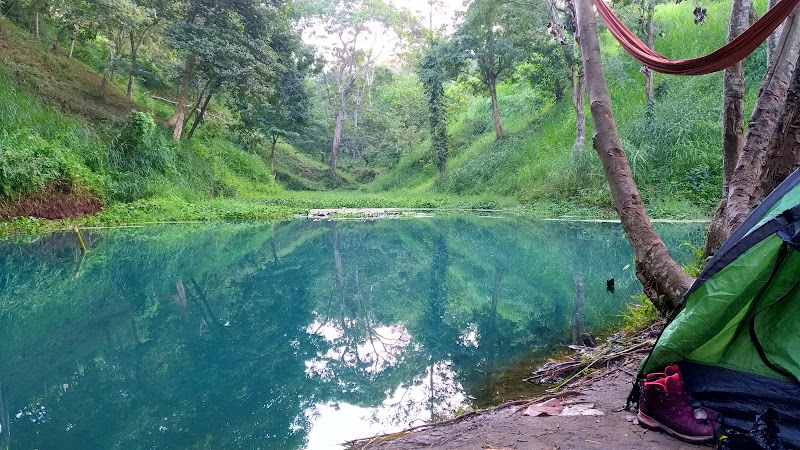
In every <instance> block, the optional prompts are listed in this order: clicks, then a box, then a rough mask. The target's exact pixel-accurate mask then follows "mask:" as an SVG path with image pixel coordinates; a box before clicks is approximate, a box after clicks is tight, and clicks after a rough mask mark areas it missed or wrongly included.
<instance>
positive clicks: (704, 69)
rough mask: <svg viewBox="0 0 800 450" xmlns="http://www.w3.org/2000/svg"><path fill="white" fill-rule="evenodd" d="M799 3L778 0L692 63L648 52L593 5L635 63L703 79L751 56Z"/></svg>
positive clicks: (600, 1) (600, 3) (606, 10)
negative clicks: (731, 36) (736, 34)
mask: <svg viewBox="0 0 800 450" xmlns="http://www.w3.org/2000/svg"><path fill="white" fill-rule="evenodd" d="M798 2H800V0H781V1H780V2H778V4H776V5H775V6H773V7H772V8H771V9H770V10H769V11H767V13H766V14H764V16H763V17H761V18H760V19H759V20H757V21H756V22H755V23H754V24H753V25H752V26H750V27H749V28H748V29H747V30H745V32H744V33H742V34H741V35H739V36H738V37H737V38H736V39H734V40H732V41H730V42H728V43H727V44H725V45H724V46H722V47H721V48H719V49H718V50H716V51H714V52H712V53H709V54H708V55H705V56H701V57H698V58H691V59H679V60H670V59H667V58H666V57H664V56H662V55H661V54H659V53H657V52H656V51H654V50H651V49H650V48H649V47H647V45H645V43H644V42H642V41H641V39H639V38H638V37H637V36H636V35H635V34H634V33H633V32H632V31H631V30H629V29H628V27H626V26H625V25H624V24H623V23H622V21H621V20H619V18H618V17H617V16H616V15H615V14H614V12H613V11H612V10H611V8H610V7H609V6H608V5H607V4H606V2H605V1H604V0H595V1H594V5H595V8H596V9H597V13H598V14H599V15H600V18H601V19H603V22H605V24H606V26H607V27H608V30H609V31H610V32H611V34H612V35H614V37H615V38H616V39H617V40H618V41H619V43H620V44H621V45H622V48H624V49H625V51H626V52H628V53H629V54H630V55H631V56H632V57H633V58H634V59H635V60H637V61H639V62H640V63H642V64H643V65H645V66H647V67H649V68H650V69H653V70H655V71H656V72H661V73H666V74H671V75H705V74H709V73H713V72H718V71H720V70H724V69H726V68H727V67H730V66H732V65H734V64H736V63H737V62H739V61H741V60H743V59H744V58H745V57H747V55H749V54H750V53H753V51H755V49H756V48H758V46H759V45H761V43H762V42H764V41H765V40H766V39H767V37H769V35H770V34H772V32H773V31H775V29H776V28H778V26H780V24H781V23H782V22H783V21H784V20H785V19H786V17H788V16H789V14H791V12H792V11H793V10H794V8H795V6H797V4H798Z"/></svg>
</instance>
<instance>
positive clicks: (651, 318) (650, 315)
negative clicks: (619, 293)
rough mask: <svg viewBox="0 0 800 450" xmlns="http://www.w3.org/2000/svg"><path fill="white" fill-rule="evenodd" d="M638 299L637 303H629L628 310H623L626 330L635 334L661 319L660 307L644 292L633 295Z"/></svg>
mask: <svg viewBox="0 0 800 450" xmlns="http://www.w3.org/2000/svg"><path fill="white" fill-rule="evenodd" d="M633 299H634V300H637V301H638V304H636V305H627V309H628V310H627V311H623V312H622V318H623V321H624V330H625V331H626V332H627V333H630V334H633V333H637V332H639V331H641V330H642V329H644V328H646V327H647V326H649V325H651V324H652V323H653V322H655V321H656V320H658V319H659V317H660V315H659V313H658V309H656V307H655V306H654V305H653V303H652V302H651V301H650V299H649V298H647V296H646V295H644V294H638V295H634V296H633Z"/></svg>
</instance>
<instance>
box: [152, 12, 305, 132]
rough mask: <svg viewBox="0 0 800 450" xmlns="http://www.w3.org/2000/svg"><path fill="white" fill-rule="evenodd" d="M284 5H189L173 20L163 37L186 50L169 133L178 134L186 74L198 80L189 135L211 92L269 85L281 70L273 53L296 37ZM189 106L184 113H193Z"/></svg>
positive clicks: (264, 91)
mask: <svg viewBox="0 0 800 450" xmlns="http://www.w3.org/2000/svg"><path fill="white" fill-rule="evenodd" d="M289 14H290V9H289V7H288V6H287V5H284V4H281V3H273V4H269V3H261V2H256V1H252V0H232V1H229V2H225V3H214V4H211V5H205V4H201V3H192V4H190V5H189V13H188V16H187V20H186V21H183V22H178V23H175V24H173V25H172V26H171V27H170V29H169V30H168V33H167V35H166V39H167V41H168V42H169V43H170V44H171V45H172V46H173V47H174V48H175V49H177V50H179V51H180V52H182V53H183V54H186V55H187V58H186V63H185V65H184V70H183V78H182V81H181V92H180V95H179V98H178V102H177V105H176V107H175V114H174V115H173V117H172V119H171V120H170V121H169V124H170V125H172V126H175V130H174V133H173V137H174V138H175V139H176V140H179V139H180V137H181V134H182V130H183V126H184V120H185V119H186V118H185V114H184V109H185V106H186V100H187V98H188V94H189V89H190V83H191V79H192V75H193V74H196V75H197V76H198V77H199V78H200V80H201V83H202V88H201V89H200V91H199V96H198V106H199V111H198V112H197V114H196V115H195V117H194V123H193V124H192V127H191V129H190V130H189V133H188V135H187V139H191V137H192V135H193V134H194V132H195V130H196V129H197V126H198V125H199V124H200V123H201V122H202V121H203V118H204V116H205V112H206V110H207V109H208V105H209V103H210V102H211V99H212V97H213V96H214V95H215V94H217V93H218V92H220V91H221V90H223V89H227V90H228V91H230V93H231V94H232V95H233V96H234V97H238V98H243V97H246V96H250V97H254V98H258V97H261V96H263V95H268V94H269V93H270V92H271V91H272V90H273V89H274V81H275V80H276V78H277V77H279V76H280V74H281V73H282V72H283V70H284V67H283V66H282V64H281V61H280V58H279V57H278V53H279V51H282V50H280V49H281V48H284V47H286V48H296V47H298V46H297V45H296V43H297V42H299V37H298V36H297V34H296V33H295V32H293V31H292V30H291V27H290V23H289V19H290V15H289ZM195 109H197V108H194V109H193V110H192V112H191V113H190V116H191V115H192V114H194V110H195Z"/></svg>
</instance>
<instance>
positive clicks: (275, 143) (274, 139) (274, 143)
mask: <svg viewBox="0 0 800 450" xmlns="http://www.w3.org/2000/svg"><path fill="white" fill-rule="evenodd" d="M278 139H279V138H278V137H277V136H273V137H272V149H271V150H270V152H269V169H270V170H271V171H272V179H273V180H274V179H276V178H277V174H276V173H275V147H277V146H278Z"/></svg>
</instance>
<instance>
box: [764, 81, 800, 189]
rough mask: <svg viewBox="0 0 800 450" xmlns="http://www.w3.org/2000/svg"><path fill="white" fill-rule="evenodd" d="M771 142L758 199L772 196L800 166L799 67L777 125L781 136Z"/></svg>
mask: <svg viewBox="0 0 800 450" xmlns="http://www.w3.org/2000/svg"><path fill="white" fill-rule="evenodd" d="M773 141H774V142H773V143H772V144H770V150H769V155H770V157H769V158H768V160H767V162H766V165H765V167H764V171H763V173H762V175H761V180H762V181H761V186H759V190H758V192H757V197H758V198H764V197H766V196H767V195H769V193H770V192H772V191H773V190H774V189H775V188H776V187H778V185H779V184H780V183H781V182H782V181H783V180H785V179H786V177H788V176H789V175H790V174H791V173H792V172H794V171H795V169H797V167H798V166H800V67H796V68H795V70H794V77H793V78H792V84H791V86H790V87H789V94H788V95H787V96H786V104H785V105H784V108H783V116H782V117H781V120H780V123H779V126H778V135H777V136H776V138H775V139H774V140H773Z"/></svg>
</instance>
